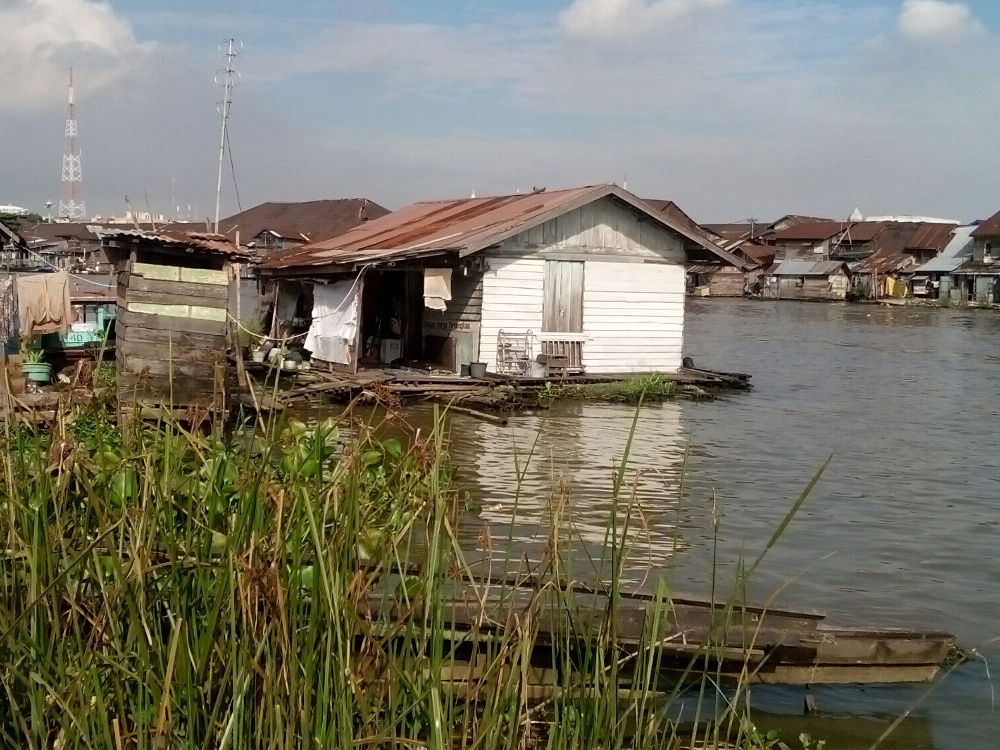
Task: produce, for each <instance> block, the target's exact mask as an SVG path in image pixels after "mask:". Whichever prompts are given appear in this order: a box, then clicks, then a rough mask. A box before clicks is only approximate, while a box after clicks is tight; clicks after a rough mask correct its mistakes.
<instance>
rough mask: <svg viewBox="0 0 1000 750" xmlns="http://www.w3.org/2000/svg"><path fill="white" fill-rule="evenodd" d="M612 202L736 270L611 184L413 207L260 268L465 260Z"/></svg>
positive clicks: (698, 237)
mask: <svg viewBox="0 0 1000 750" xmlns="http://www.w3.org/2000/svg"><path fill="white" fill-rule="evenodd" d="M608 196H613V197H615V198H617V199H619V200H621V201H623V202H625V203H627V204H629V205H631V206H632V207H633V208H634V209H636V210H637V211H641V212H642V213H644V214H646V215H648V216H650V217H652V218H653V219H655V220H656V221H658V222H660V223H661V224H662V225H664V226H666V227H667V228H669V229H671V230H672V231H674V232H676V233H677V234H680V235H681V236H683V237H686V238H687V239H689V240H692V241H693V242H695V243H696V244H698V245H700V246H702V247H704V248H706V249H708V250H710V251H712V252H713V253H714V254H715V255H716V256H718V257H721V258H723V259H725V260H726V261H727V262H730V263H732V264H733V265H735V266H737V267H738V268H744V267H745V264H744V263H743V261H742V260H740V259H739V258H737V257H736V256H734V255H732V254H731V253H728V252H726V251H725V250H723V249H722V248H720V247H718V246H717V245H716V244H715V243H714V242H712V241H711V240H709V239H707V238H706V237H704V236H703V235H702V234H701V233H698V232H695V231H693V230H691V229H689V228H688V227H686V226H683V225H682V224H680V223H678V222H677V221H676V220H675V219H673V218H672V217H670V216H669V215H667V214H663V213H661V212H659V211H656V210H655V209H654V208H653V207H651V206H649V205H648V204H647V203H645V202H644V201H642V200H641V199H640V198H638V197H636V196H634V195H632V194H631V193H629V192H628V191H626V190H623V189H622V188H620V187H618V186H617V185H588V186H586V187H581V188H574V189H570V190H554V191H551V192H536V193H528V194H516V195H501V196H493V197H487V198H462V199H457V200H443V201H428V202H422V203H414V204H412V205H410V206H407V207H405V208H402V209H400V210H399V211H396V212H394V213H391V214H389V215H387V216H383V217H381V218H379V219H375V220H373V221H370V222H367V223H365V224H362V225H360V226H357V227H355V228H354V229H350V230H348V231H347V232H345V233H344V234H342V235H340V236H338V237H334V238H332V239H329V240H325V241H323V242H314V243H312V244H309V245H305V246H303V247H300V248H295V249H292V250H287V251H284V252H279V253H275V254H273V255H271V256H269V257H268V258H266V259H265V260H264V261H263V263H262V264H261V267H262V268H263V269H265V270H269V271H272V272H286V273H287V272H303V271H310V270H315V269H320V268H324V267H326V268H332V267H334V266H352V265H362V264H367V263H387V262H394V261H399V260H404V259H407V258H414V257H430V256H433V255H441V254H446V253H450V254H454V255H457V256H459V257H463V256H466V255H470V254H472V253H475V252H478V251H480V250H483V249H484V248H487V247H491V246H493V245H497V244H499V243H500V242H502V241H503V240H505V239H507V238H509V237H511V236H513V235H515V234H518V233H520V232H523V231H526V230H528V229H530V228H532V227H534V226H538V225H539V224H542V223H544V222H545V221H548V220H549V219H552V218H554V217H556V216H560V215H562V214H564V213H567V212H569V211H572V210H574V209H576V208H580V207H582V206H585V205H588V204H590V203H593V202H594V201H596V200H599V199H601V198H604V197H608Z"/></svg>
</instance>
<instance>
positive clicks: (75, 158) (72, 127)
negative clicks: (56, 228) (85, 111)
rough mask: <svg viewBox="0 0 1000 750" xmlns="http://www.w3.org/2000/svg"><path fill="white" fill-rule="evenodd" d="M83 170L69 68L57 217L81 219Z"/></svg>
mask: <svg viewBox="0 0 1000 750" xmlns="http://www.w3.org/2000/svg"><path fill="white" fill-rule="evenodd" d="M82 184H83V171H82V170H81V168H80V141H79V131H78V130H77V126H76V100H75V98H74V95H73V69H72V68H70V69H69V97H68V99H67V100H66V132H65V134H64V136H63V157H62V193H61V195H60V198H59V218H60V219H63V220H68V221H75V220H77V219H82V218H84V216H85V215H86V213H87V209H86V207H85V205H84V203H83V198H82V197H81V196H80V188H81V186H82Z"/></svg>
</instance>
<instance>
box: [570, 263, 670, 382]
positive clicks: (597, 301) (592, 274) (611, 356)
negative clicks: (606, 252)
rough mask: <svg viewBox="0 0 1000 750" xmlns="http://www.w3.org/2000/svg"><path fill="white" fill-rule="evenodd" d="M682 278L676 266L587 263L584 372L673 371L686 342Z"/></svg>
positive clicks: (584, 277)
mask: <svg viewBox="0 0 1000 750" xmlns="http://www.w3.org/2000/svg"><path fill="white" fill-rule="evenodd" d="M684 280H685V272H684V267H683V266H679V265H678V266H672V265H671V266H668V265H660V264H646V263H643V264H637V263H601V262H588V263H587V267H586V268H585V270H584V273H583V283H584V290H583V332H584V333H586V334H587V340H586V341H585V342H584V344H583V364H584V366H585V367H586V370H587V373H588V374H599V373H615V372H649V371H662V372H674V371H676V370H677V369H678V368H679V367H680V366H681V347H682V345H683V342H684Z"/></svg>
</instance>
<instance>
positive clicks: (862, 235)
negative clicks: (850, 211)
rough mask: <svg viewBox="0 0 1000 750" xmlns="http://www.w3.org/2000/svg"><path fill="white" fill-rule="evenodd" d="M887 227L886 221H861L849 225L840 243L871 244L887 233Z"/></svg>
mask: <svg viewBox="0 0 1000 750" xmlns="http://www.w3.org/2000/svg"><path fill="white" fill-rule="evenodd" d="M885 227H886V224H885V222H884V221H859V222H856V223H854V224H849V225H847V228H846V231H845V232H844V236H843V237H842V238H841V240H840V241H841V242H852V243H854V242H860V243H865V242H871V241H872V240H873V239H875V238H876V237H878V235H880V234H881V233H882V232H884V231H885Z"/></svg>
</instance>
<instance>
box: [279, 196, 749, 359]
mask: <svg viewBox="0 0 1000 750" xmlns="http://www.w3.org/2000/svg"><path fill="white" fill-rule="evenodd" d="M689 247H692V248H693V247H696V248H697V249H698V252H700V253H702V254H704V257H706V258H707V257H718V258H720V259H721V260H723V261H725V262H727V263H730V264H732V265H734V266H737V267H739V266H740V265H741V264H742V262H741V261H740V259H739V258H736V257H735V256H733V255H732V254H731V253H727V252H726V251H725V250H723V249H722V248H720V247H719V246H718V245H716V244H715V243H714V242H711V241H710V240H708V239H706V238H705V237H704V236H703V235H702V234H701V233H699V232H696V231H694V229H692V228H691V227H690V226H687V225H686V224H685V223H684V222H682V221H679V220H678V219H676V218H674V217H672V216H670V215H669V214H667V213H664V212H661V211H658V210H656V209H654V208H653V207H651V206H650V205H649V204H648V203H646V202H644V201H643V200H641V199H640V198H637V197H636V196H634V195H632V194H631V193H629V192H627V191H626V190H624V189H622V188H620V187H617V186H615V185H597V186H589V187H582V188H576V189H572V190H558V191H551V192H544V191H543V192H534V193H530V194H518V195H505V196H495V197H484V198H464V199H457V200H443V201H430V202H424V203H415V204H413V205H411V206H408V207H406V208H403V209H400V210H399V211H396V212H395V213H392V214H389V215H387V216H383V217H382V218H379V219H374V220H372V221H369V222H367V223H365V224H363V225H361V226H358V227H355V228H354V229H351V230H348V231H347V232H345V233H344V234H342V235H340V236H339V237H335V238H333V239H331V240H326V241H323V242H317V243H312V244H309V245H305V246H303V247H301V248H298V249H294V250H289V251H285V252H281V253H275V254H273V255H271V256H269V257H267V258H265V259H264V260H263V262H262V264H261V269H262V273H263V274H264V275H266V276H270V277H272V278H274V279H276V280H277V281H278V284H279V289H278V294H277V298H276V307H275V310H276V312H275V316H274V317H275V320H276V325H277V326H285V328H284V330H285V331H294V320H293V321H292V323H291V325H292V326H293V327H292V328H289V327H288V325H289V318H290V317H292V316H296V315H299V314H301V313H302V312H304V314H305V316H306V317H307V318H308V320H309V321H310V322H309V323H308V327H307V335H306V338H305V344H306V348H307V350H308V351H310V352H311V353H312V358H313V360H314V361H318V362H321V363H325V364H328V365H330V366H331V367H338V368H341V369H347V370H356V369H357V368H359V367H364V366H377V365H379V364H385V363H391V362H394V361H397V360H400V361H404V362H405V361H410V362H418V363H423V364H427V365H430V366H433V367H436V368H440V369H442V370H445V371H450V372H455V373H458V372H460V371H461V370H462V369H463V367H465V366H469V365H470V364H471V363H474V362H483V363H485V364H486V365H487V366H488V368H489V369H490V370H494V371H496V372H503V373H507V374H515V375H516V374H530V373H535V372H537V371H538V368H544V367H549V368H550V369H553V368H554V369H557V370H558V371H560V372H574V371H575V372H580V371H584V370H585V371H586V372H588V373H619V372H641V371H675V370H677V369H678V368H679V367H680V366H681V350H682V345H683V335H684V290H685V263H686V261H687V257H688V251H687V249H686V248H689ZM303 332H304V333H305V332H306V330H303ZM539 355H541V362H539Z"/></svg>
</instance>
